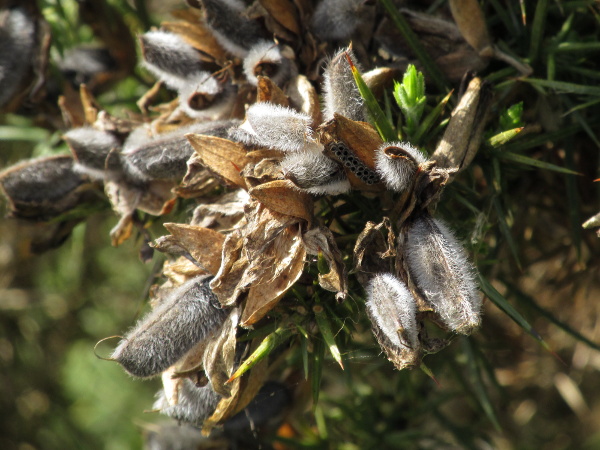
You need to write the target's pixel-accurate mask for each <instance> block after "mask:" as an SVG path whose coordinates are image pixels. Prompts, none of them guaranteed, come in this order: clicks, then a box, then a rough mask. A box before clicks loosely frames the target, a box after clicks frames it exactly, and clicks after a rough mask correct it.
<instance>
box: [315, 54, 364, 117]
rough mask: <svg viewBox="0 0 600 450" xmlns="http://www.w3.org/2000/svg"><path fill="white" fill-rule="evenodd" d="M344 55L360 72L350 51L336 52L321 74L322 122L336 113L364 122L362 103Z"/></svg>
mask: <svg viewBox="0 0 600 450" xmlns="http://www.w3.org/2000/svg"><path fill="white" fill-rule="evenodd" d="M346 54H348V55H349V56H350V58H351V59H352V61H353V62H354V65H355V66H356V67H357V68H358V69H359V70H360V67H359V65H358V64H357V63H356V58H355V57H354V53H353V52H352V50H350V49H342V50H340V51H338V52H337V53H336V55H335V56H334V57H333V58H332V59H331V61H329V63H328V64H327V67H326V68H325V72H324V73H323V102H324V104H323V120H325V121H327V120H331V119H333V115H334V113H338V114H341V115H342V116H344V117H347V118H348V119H352V120H358V121H363V122H364V121H365V105H364V101H363V99H362V97H361V96H360V93H359V92H358V88H357V87H356V82H355V81H354V76H353V75H352V70H351V68H350V64H348V60H347V59H346Z"/></svg>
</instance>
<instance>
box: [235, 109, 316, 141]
mask: <svg viewBox="0 0 600 450" xmlns="http://www.w3.org/2000/svg"><path fill="white" fill-rule="evenodd" d="M311 122H312V119H311V118H310V116H308V115H307V114H304V113H300V112H298V111H295V110H293V109H291V108H286V107H284V106H280V105H275V104H273V103H269V102H261V103H254V104H253V105H252V106H251V107H250V108H248V111H246V120H245V121H244V122H243V123H242V125H240V126H239V127H238V128H236V129H233V130H232V137H233V138H234V139H236V140H238V141H239V142H243V143H244V144H247V145H261V146H264V147H268V148H272V149H275V150H281V151H284V152H295V151H300V150H310V151H320V150H321V148H320V146H319V145H318V144H316V142H315V141H314V140H313V131H312V129H311V128H310V124H311Z"/></svg>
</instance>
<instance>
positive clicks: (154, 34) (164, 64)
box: [140, 31, 202, 89]
mask: <svg viewBox="0 0 600 450" xmlns="http://www.w3.org/2000/svg"><path fill="white" fill-rule="evenodd" d="M140 43H141V47H142V56H143V57H144V66H145V67H146V69H148V70H149V71H150V72H152V74H153V75H154V76H156V77H157V78H158V79H160V80H161V81H163V82H164V83H165V84H166V85H167V86H168V87H170V88H171V89H177V88H180V87H182V86H185V85H186V83H187V81H186V80H187V79H188V78H190V77H192V76H194V75H196V74H197V73H199V72H201V71H202V62H201V61H200V55H199V53H198V52H197V51H196V50H195V49H194V48H193V47H192V46H191V45H189V44H188V43H187V42H185V41H184V40H183V38H181V37H180V36H178V35H177V34H175V33H170V32H168V31H149V32H147V33H145V34H143V35H141V36H140Z"/></svg>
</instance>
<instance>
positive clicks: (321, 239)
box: [302, 227, 348, 300]
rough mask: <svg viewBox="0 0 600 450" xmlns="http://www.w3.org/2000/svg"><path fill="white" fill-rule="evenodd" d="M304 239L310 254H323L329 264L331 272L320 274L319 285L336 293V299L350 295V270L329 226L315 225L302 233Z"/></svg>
mask: <svg viewBox="0 0 600 450" xmlns="http://www.w3.org/2000/svg"><path fill="white" fill-rule="evenodd" d="M302 241H303V242H304V246H305V248H306V253H308V254H309V255H318V256H320V257H321V256H322V257H323V259H324V260H325V261H326V262H327V265H328V266H329V272H327V273H320V274H319V285H320V286H321V287H322V288H323V289H325V290H327V291H330V292H335V293H336V299H338V300H344V299H345V298H346V296H347V295H348V272H347V270H346V266H345V265H344V261H343V256H342V252H341V251H340V249H339V247H338V245H337V243H336V242H335V237H334V236H333V233H332V232H331V230H330V229H329V228H326V227H315V228H313V229H311V230H308V231H307V232H306V233H304V234H303V235H302Z"/></svg>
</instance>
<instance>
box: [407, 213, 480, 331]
mask: <svg viewBox="0 0 600 450" xmlns="http://www.w3.org/2000/svg"><path fill="white" fill-rule="evenodd" d="M406 261H407V263H408V268H409V271H410V275H411V277H412V278H413V279H414V280H415V283H416V285H417V287H418V288H419V290H420V291H421V293H422V294H423V295H424V296H425V299H426V300H427V301H428V302H429V303H430V304H431V305H432V307H433V309H434V311H435V312H436V313H437V314H438V315H439V317H440V318H441V320H442V322H443V323H444V324H445V325H446V326H447V327H448V328H449V329H450V330H452V331H454V332H456V333H460V334H470V333H471V332H472V331H473V329H475V328H476V327H478V326H479V323H480V320H481V318H480V315H481V296H480V294H479V290H478V288H477V283H476V282H475V269H474V267H473V265H472V264H471V262H470V261H469V260H468V258H467V255H466V252H465V250H464V249H463V247H462V246H461V244H460V243H459V242H458V240H457V239H456V237H455V236H454V234H453V233H452V231H451V230H450V229H449V228H448V227H447V226H446V225H445V224H444V223H443V222H442V221H440V220H437V219H433V218H432V217H431V216H429V215H428V214H423V215H422V216H420V217H419V218H418V219H417V220H416V221H415V222H414V223H413V224H412V226H411V227H410V228H409V229H408V239H407V242H406Z"/></svg>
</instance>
